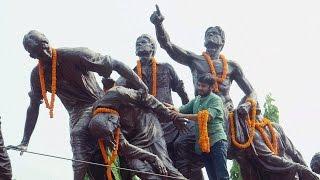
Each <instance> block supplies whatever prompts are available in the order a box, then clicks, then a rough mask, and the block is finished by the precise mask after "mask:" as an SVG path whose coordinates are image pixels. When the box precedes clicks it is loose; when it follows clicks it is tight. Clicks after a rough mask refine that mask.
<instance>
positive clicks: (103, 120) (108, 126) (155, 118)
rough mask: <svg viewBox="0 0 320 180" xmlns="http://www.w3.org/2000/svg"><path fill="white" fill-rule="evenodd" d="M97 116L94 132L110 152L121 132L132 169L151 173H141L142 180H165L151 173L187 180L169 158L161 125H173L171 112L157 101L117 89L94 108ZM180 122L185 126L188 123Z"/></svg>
mask: <svg viewBox="0 0 320 180" xmlns="http://www.w3.org/2000/svg"><path fill="white" fill-rule="evenodd" d="M93 112H94V117H93V118H92V120H91V122H90V124H89V129H90V132H91V133H92V134H93V135H94V136H96V137H98V138H104V140H105V141H106V142H107V143H106V144H108V145H109V148H110V149H114V148H113V147H114V146H116V145H115V144H117V143H116V141H115V138H114V136H115V133H116V132H115V130H116V129H117V128H120V130H121V133H120V142H119V144H118V145H119V149H120V156H122V157H124V159H125V160H126V162H127V164H128V166H129V168H130V169H134V170H138V171H143V172H146V173H149V174H146V173H137V175H138V176H139V177H140V178H141V179H159V180H160V179H165V178H164V177H161V176H156V175H152V174H150V173H156V174H158V173H160V174H163V175H168V176H171V178H170V179H186V178H185V177H183V175H182V174H181V173H180V172H179V171H178V170H177V169H176V168H175V167H174V166H173V164H172V161H171V159H170V158H169V155H168V152H167V148H166V143H165V140H164V137H163V131H162V128H161V125H160V122H159V120H160V121H161V120H163V121H167V122H169V121H170V120H171V118H170V114H169V113H170V111H169V109H167V108H166V107H165V106H164V105H163V104H162V103H161V102H160V101H158V100H157V99H156V98H155V97H153V96H151V95H148V96H147V97H146V98H142V97H141V94H140V93H138V91H136V90H133V89H128V88H125V87H122V86H115V87H113V88H111V89H110V90H108V91H107V92H106V94H105V95H104V96H103V97H102V98H101V99H100V100H98V101H97V102H96V103H95V104H94V107H93ZM176 122H177V123H179V122H180V124H181V123H183V122H184V120H183V119H180V120H176ZM177 123H175V124H177ZM182 125H183V124H182ZM178 127H183V126H178ZM116 149H117V148H116Z"/></svg>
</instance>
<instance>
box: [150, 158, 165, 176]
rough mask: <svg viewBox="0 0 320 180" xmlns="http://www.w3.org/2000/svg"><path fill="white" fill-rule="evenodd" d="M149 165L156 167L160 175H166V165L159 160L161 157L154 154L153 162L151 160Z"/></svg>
mask: <svg viewBox="0 0 320 180" xmlns="http://www.w3.org/2000/svg"><path fill="white" fill-rule="evenodd" d="M151 165H152V166H153V167H154V168H155V169H157V170H158V171H159V173H160V174H162V175H167V174H168V171H167V169H166V167H165V166H164V164H163V162H162V161H161V159H159V157H158V156H155V159H154V161H153V162H151Z"/></svg>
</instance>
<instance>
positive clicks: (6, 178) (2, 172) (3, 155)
mask: <svg viewBox="0 0 320 180" xmlns="http://www.w3.org/2000/svg"><path fill="white" fill-rule="evenodd" d="M0 119H1V117H0ZM0 177H1V178H0V179H1V180H11V178H12V169H11V162H10V159H9V156H8V153H7V150H6V147H5V146H4V141H3V137H2V132H1V122H0Z"/></svg>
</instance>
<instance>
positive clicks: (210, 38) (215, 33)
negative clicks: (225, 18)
mask: <svg viewBox="0 0 320 180" xmlns="http://www.w3.org/2000/svg"><path fill="white" fill-rule="evenodd" d="M224 42H225V35H224V31H223V30H222V29H221V27H220V26H215V27H209V28H208V29H207V30H206V33H205V37H204V46H205V47H206V48H207V49H216V50H219V51H221V50H222V48H223V46H224Z"/></svg>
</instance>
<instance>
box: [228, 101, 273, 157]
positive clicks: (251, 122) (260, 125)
mask: <svg viewBox="0 0 320 180" xmlns="http://www.w3.org/2000/svg"><path fill="white" fill-rule="evenodd" d="M247 102H249V103H250V104H251V112H250V116H248V118H247V119H246V123H247V124H248V126H249V134H248V136H249V137H248V140H247V141H246V142H244V143H239V142H238V141H237V139H236V129H235V125H234V113H233V112H231V113H229V123H230V128H231V129H230V136H231V141H232V143H233V145H235V146H236V147H238V148H240V149H245V148H248V147H249V146H250V144H251V143H252V142H253V139H254V134H255V130H256V129H257V130H258V131H259V133H260V135H261V136H262V139H263V141H264V142H265V143H266V145H267V146H268V148H269V149H270V150H271V151H272V153H273V154H275V155H277V154H278V139H277V134H276V132H275V129H274V127H273V126H272V124H271V121H270V120H269V119H267V118H263V119H262V121H261V122H256V107H257V103H256V102H255V101H254V100H253V99H248V100H247ZM266 126H267V127H268V129H269V131H270V134H271V142H270V140H269V138H268V135H267V133H266V132H265V129H264V128H265V127H266Z"/></svg>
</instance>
